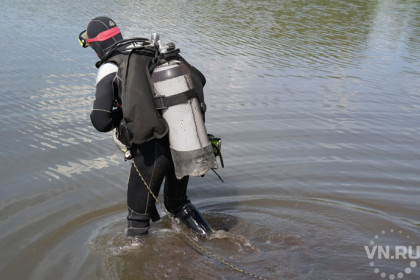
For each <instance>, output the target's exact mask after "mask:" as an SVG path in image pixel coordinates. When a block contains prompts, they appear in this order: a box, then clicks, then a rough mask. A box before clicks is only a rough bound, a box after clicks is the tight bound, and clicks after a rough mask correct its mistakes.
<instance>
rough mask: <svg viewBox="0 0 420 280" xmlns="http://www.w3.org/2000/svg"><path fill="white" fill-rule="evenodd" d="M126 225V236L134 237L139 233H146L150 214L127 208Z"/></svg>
mask: <svg viewBox="0 0 420 280" xmlns="http://www.w3.org/2000/svg"><path fill="white" fill-rule="evenodd" d="M127 220H128V227H127V237H135V236H139V235H144V234H147V232H148V231H149V228H150V216H149V215H145V214H139V213H136V212H134V211H132V210H131V209H128V216H127Z"/></svg>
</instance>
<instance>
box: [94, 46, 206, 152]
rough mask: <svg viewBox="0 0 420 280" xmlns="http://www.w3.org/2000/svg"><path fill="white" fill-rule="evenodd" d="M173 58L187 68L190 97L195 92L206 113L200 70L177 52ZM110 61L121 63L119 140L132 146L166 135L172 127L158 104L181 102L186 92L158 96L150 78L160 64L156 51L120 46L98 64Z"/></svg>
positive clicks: (168, 104)
mask: <svg viewBox="0 0 420 280" xmlns="http://www.w3.org/2000/svg"><path fill="white" fill-rule="evenodd" d="M171 59H177V60H179V61H180V62H181V64H182V68H183V69H184V71H185V72H189V73H190V77H191V82H192V88H193V90H192V92H189V96H187V98H188V99H189V98H191V97H193V96H194V97H197V98H198V100H199V102H200V106H201V112H202V114H203V116H204V113H205V110H206V106H205V102H204V94H203V83H202V81H201V79H200V76H199V74H198V73H197V70H194V68H193V67H192V66H191V65H190V64H189V63H188V62H187V61H186V60H185V59H184V58H183V57H182V56H180V55H179V54H175V55H174V56H173V57H172V58H171ZM109 62H111V63H115V64H116V65H117V66H118V72H117V75H118V76H119V78H120V79H121V83H120V87H119V88H118V95H119V96H118V98H119V99H120V101H121V103H122V111H123V119H122V120H121V122H120V124H119V126H118V127H117V131H118V138H119V140H120V141H121V142H122V143H123V144H125V145H126V146H128V147H131V146H132V145H133V144H143V143H145V142H148V141H150V140H152V139H160V138H163V137H165V136H166V135H167V134H168V131H169V128H168V124H167V123H166V121H165V120H164V119H163V118H162V116H161V114H160V110H158V109H161V108H159V107H160V106H162V104H164V106H172V105H175V104H178V103H180V102H182V101H183V100H184V96H177V97H175V98H166V100H165V99H157V98H155V94H154V87H153V81H152V78H151V72H152V70H153V69H154V67H156V66H157V61H156V60H155V53H154V51H153V50H151V49H145V48H143V47H139V48H136V47H133V48H131V49H126V48H125V49H122V50H120V49H118V48H117V49H115V50H114V51H113V53H110V54H109V55H107V56H106V57H105V59H103V60H101V61H100V62H98V63H97V65H96V66H97V67H99V66H100V65H101V64H104V63H109ZM162 101H163V103H162ZM157 107H158V108H157Z"/></svg>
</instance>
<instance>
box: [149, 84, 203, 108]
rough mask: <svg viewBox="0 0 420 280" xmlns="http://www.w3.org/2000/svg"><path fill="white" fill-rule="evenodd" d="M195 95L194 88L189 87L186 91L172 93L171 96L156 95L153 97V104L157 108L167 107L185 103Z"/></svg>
mask: <svg viewBox="0 0 420 280" xmlns="http://www.w3.org/2000/svg"><path fill="white" fill-rule="evenodd" d="M194 97H197V93H196V92H195V90H194V89H189V90H187V91H184V92H181V93H178V94H174V95H171V96H163V95H158V96H155V97H154V98H153V99H154V101H155V106H156V109H157V110H162V109H167V108H168V107H171V106H174V105H178V104H184V103H187V101H188V100H190V99H192V98H194Z"/></svg>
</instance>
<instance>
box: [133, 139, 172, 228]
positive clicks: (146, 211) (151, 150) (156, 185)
mask: <svg viewBox="0 0 420 280" xmlns="http://www.w3.org/2000/svg"><path fill="white" fill-rule="evenodd" d="M158 157H159V155H158V150H157V147H156V141H153V140H152V141H150V142H147V143H145V144H143V145H139V146H137V147H135V157H134V163H135V165H134V164H132V166H131V170H130V176H129V181H128V189H127V206H128V216H127V220H128V228H127V236H136V235H142V234H146V233H147V232H148V230H149V228H150V218H151V219H152V220H153V221H156V220H159V214H158V212H157V210H156V206H155V199H154V198H153V196H152V195H151V194H150V192H149V190H148V188H147V186H146V185H145V183H144V182H143V180H142V178H141V177H143V179H144V181H145V182H146V183H147V184H148V186H149V187H150V190H151V191H152V192H153V194H154V195H155V196H156V197H157V196H158V195H159V190H160V186H161V184H162V181H163V178H164V173H163V172H162V170H161V168H160V166H159V165H160V161H159V160H158ZM136 167H137V168H136ZM138 171H140V174H139V172H138ZM140 175H141V176H140Z"/></svg>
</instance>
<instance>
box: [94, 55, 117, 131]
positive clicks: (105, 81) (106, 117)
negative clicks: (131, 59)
mask: <svg viewBox="0 0 420 280" xmlns="http://www.w3.org/2000/svg"><path fill="white" fill-rule="evenodd" d="M117 70H118V68H117V67H116V66H115V65H113V64H110V63H108V64H104V65H103V66H101V68H100V69H99V71H98V76H97V79H96V93H95V101H94V102H93V110H92V113H91V114H90V120H91V121H92V125H93V126H94V127H95V128H96V129H97V130H98V131H101V132H108V131H110V130H111V129H113V128H114V120H113V115H114V113H113V112H112V107H113V104H114V94H113V81H114V78H115V75H116V72H117Z"/></svg>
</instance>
